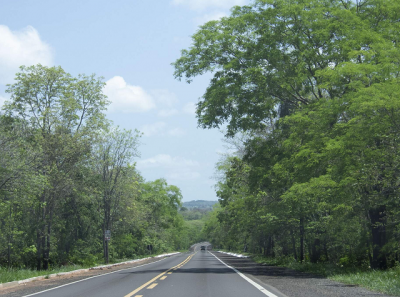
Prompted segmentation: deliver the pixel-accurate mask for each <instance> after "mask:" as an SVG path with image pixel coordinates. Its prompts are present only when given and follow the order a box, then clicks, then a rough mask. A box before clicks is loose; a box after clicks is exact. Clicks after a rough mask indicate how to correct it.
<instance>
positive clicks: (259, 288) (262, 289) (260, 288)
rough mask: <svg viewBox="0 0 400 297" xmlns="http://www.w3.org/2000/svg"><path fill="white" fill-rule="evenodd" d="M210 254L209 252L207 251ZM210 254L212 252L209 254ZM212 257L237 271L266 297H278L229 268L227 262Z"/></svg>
mask: <svg viewBox="0 0 400 297" xmlns="http://www.w3.org/2000/svg"><path fill="white" fill-rule="evenodd" d="M207 252H209V251H207ZM209 253H210V252H209ZM210 254H211V255H213V256H214V257H215V258H216V259H217V260H218V261H220V262H221V263H222V264H224V265H225V266H226V267H228V268H230V269H232V270H233V271H235V272H236V273H237V274H239V275H240V276H241V277H242V278H244V279H245V280H246V281H248V282H249V283H250V284H252V285H253V286H254V287H256V288H257V289H258V290H260V291H261V292H262V293H264V294H265V295H267V296H269V297H278V296H276V295H275V294H274V293H271V292H270V291H268V290H267V289H266V288H264V287H263V286H260V285H259V284H257V283H256V282H255V281H253V280H251V279H250V278H248V277H247V276H245V275H244V274H243V273H241V272H240V271H239V270H237V269H236V268H234V267H232V266H229V265H228V264H226V263H225V262H223V261H222V260H221V259H219V258H218V257H217V256H216V255H214V254H213V253H210Z"/></svg>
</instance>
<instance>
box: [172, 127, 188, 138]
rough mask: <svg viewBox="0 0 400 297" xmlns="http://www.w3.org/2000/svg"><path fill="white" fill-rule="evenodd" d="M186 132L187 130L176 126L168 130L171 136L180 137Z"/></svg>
mask: <svg viewBox="0 0 400 297" xmlns="http://www.w3.org/2000/svg"><path fill="white" fill-rule="evenodd" d="M185 134H186V132H185V130H183V129H181V128H174V129H171V130H169V131H168V135H171V136H178V137H179V136H183V135H185Z"/></svg>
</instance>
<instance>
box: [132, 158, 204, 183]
mask: <svg viewBox="0 0 400 297" xmlns="http://www.w3.org/2000/svg"><path fill="white" fill-rule="evenodd" d="M137 166H138V168H139V170H146V169H149V170H154V169H156V168H157V170H160V171H162V172H160V173H163V174H164V176H165V177H166V178H167V179H170V180H192V179H197V178H199V177H200V173H199V172H198V169H199V168H200V164H199V163H198V162H197V161H194V160H190V159H186V158H183V157H179V156H176V157H172V156H170V155H167V154H159V155H156V156H154V157H152V158H148V159H145V160H140V161H138V162H137Z"/></svg>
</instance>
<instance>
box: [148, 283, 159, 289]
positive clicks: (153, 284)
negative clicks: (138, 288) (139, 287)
mask: <svg viewBox="0 0 400 297" xmlns="http://www.w3.org/2000/svg"><path fill="white" fill-rule="evenodd" d="M157 285H158V284H157V283H152V284H151V285H150V286H148V287H147V289H153V288H154V287H155V286H157Z"/></svg>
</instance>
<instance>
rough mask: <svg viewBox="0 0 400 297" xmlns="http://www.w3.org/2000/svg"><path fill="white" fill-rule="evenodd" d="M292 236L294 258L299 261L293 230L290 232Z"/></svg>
mask: <svg viewBox="0 0 400 297" xmlns="http://www.w3.org/2000/svg"><path fill="white" fill-rule="evenodd" d="M290 235H291V237H292V249H293V256H294V259H295V260H296V261H297V252H296V239H295V238H294V232H293V231H292V230H290Z"/></svg>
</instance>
